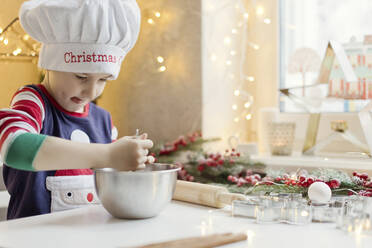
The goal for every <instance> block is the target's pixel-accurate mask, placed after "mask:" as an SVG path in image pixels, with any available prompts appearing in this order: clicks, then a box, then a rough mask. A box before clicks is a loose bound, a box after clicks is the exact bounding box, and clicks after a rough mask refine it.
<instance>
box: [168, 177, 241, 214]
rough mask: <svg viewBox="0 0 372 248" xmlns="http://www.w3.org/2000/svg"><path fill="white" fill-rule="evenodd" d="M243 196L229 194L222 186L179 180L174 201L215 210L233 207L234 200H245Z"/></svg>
mask: <svg viewBox="0 0 372 248" xmlns="http://www.w3.org/2000/svg"><path fill="white" fill-rule="evenodd" d="M244 199H245V197H244V195H243V194H234V193H229V191H228V190H227V189H226V188H224V187H220V186H214V185H208V184H202V183H193V182H187V181H182V180H177V184H176V190H175V192H174V194H173V200H178V201H185V202H191V203H195V204H199V205H205V206H209V207H215V208H223V207H224V206H226V205H231V203H232V201H234V200H244Z"/></svg>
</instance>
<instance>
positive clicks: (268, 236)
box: [0, 201, 372, 248]
mask: <svg viewBox="0 0 372 248" xmlns="http://www.w3.org/2000/svg"><path fill="white" fill-rule="evenodd" d="M220 232H245V233H248V240H247V241H242V242H239V243H235V244H230V245H227V246H224V247H263V248H264V247H286V248H290V247H295V248H306V247H309V248H310V247H311V248H314V247H337V248H340V247H348V248H350V247H365V248H367V247H369V248H370V247H372V236H368V235H365V234H364V235H356V234H349V233H346V232H343V231H341V230H338V229H336V228H335V225H334V224H320V223H312V224H310V225H305V226H294V225H288V224H267V225H265V224H255V223H254V220H251V219H247V218H244V217H231V216H230V214H229V212H228V211H227V210H226V209H225V210H216V209H212V208H207V207H202V206H198V205H193V204H188V203H183V202H177V201H173V202H172V203H171V204H169V205H168V206H167V207H166V208H165V209H164V211H163V212H161V213H160V214H159V215H158V216H157V217H154V218H150V219H145V220H121V219H115V218H113V217H111V216H110V214H109V213H108V212H106V210H105V209H104V208H103V207H102V206H100V205H97V206H91V207H85V208H80V209H75V210H69V211H64V212H59V213H53V214H47V215H41V216H35V217H29V218H23V219H18V220H12V221H4V222H0V247H38V248H39V247H89V248H92V247H130V246H137V245H143V244H149V243H152V242H159V241H167V240H172V239H177V238H184V237H191V236H201V235H205V234H210V233H220Z"/></svg>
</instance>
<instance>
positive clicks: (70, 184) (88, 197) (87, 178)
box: [46, 129, 100, 212]
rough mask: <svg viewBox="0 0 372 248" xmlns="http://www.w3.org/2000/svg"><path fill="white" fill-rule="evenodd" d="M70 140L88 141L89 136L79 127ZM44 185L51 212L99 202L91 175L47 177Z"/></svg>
mask: <svg viewBox="0 0 372 248" xmlns="http://www.w3.org/2000/svg"><path fill="white" fill-rule="evenodd" d="M71 140H72V141H75V142H82V143H90V139H89V136H88V135H87V134H86V133H85V132H83V131H82V130H79V129H76V130H74V131H73V132H72V133H71ZM46 187H47V189H48V190H49V191H51V212H55V211H62V210H68V209H73V208H79V207H83V206H85V205H89V204H99V203H100V201H99V199H98V197H97V194H96V191H95V187H94V177H93V175H77V176H51V177H47V179H46Z"/></svg>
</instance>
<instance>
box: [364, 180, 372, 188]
mask: <svg viewBox="0 0 372 248" xmlns="http://www.w3.org/2000/svg"><path fill="white" fill-rule="evenodd" d="M364 187H367V188H372V181H368V182H365V183H364Z"/></svg>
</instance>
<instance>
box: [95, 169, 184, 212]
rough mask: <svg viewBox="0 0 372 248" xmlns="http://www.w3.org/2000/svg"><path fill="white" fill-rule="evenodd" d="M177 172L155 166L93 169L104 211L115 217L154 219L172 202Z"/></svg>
mask: <svg viewBox="0 0 372 248" xmlns="http://www.w3.org/2000/svg"><path fill="white" fill-rule="evenodd" d="M178 170H180V168H179V167H177V166H175V165H171V164H157V163H155V164H148V165H146V168H145V169H143V170H138V171H116V170H114V169H111V168H104V169H96V170H94V182H95V187H96V192H97V195H98V197H99V199H100V200H101V202H102V205H103V206H104V208H105V209H106V210H107V211H108V212H109V213H110V214H111V215H113V216H115V217H117V218H123V219H143V218H149V217H153V216H155V215H157V214H159V213H160V212H161V211H162V210H163V209H164V207H165V206H166V205H167V204H168V203H169V202H170V201H171V200H172V196H173V193H174V190H175V187H176V181H177V171H178Z"/></svg>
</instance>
